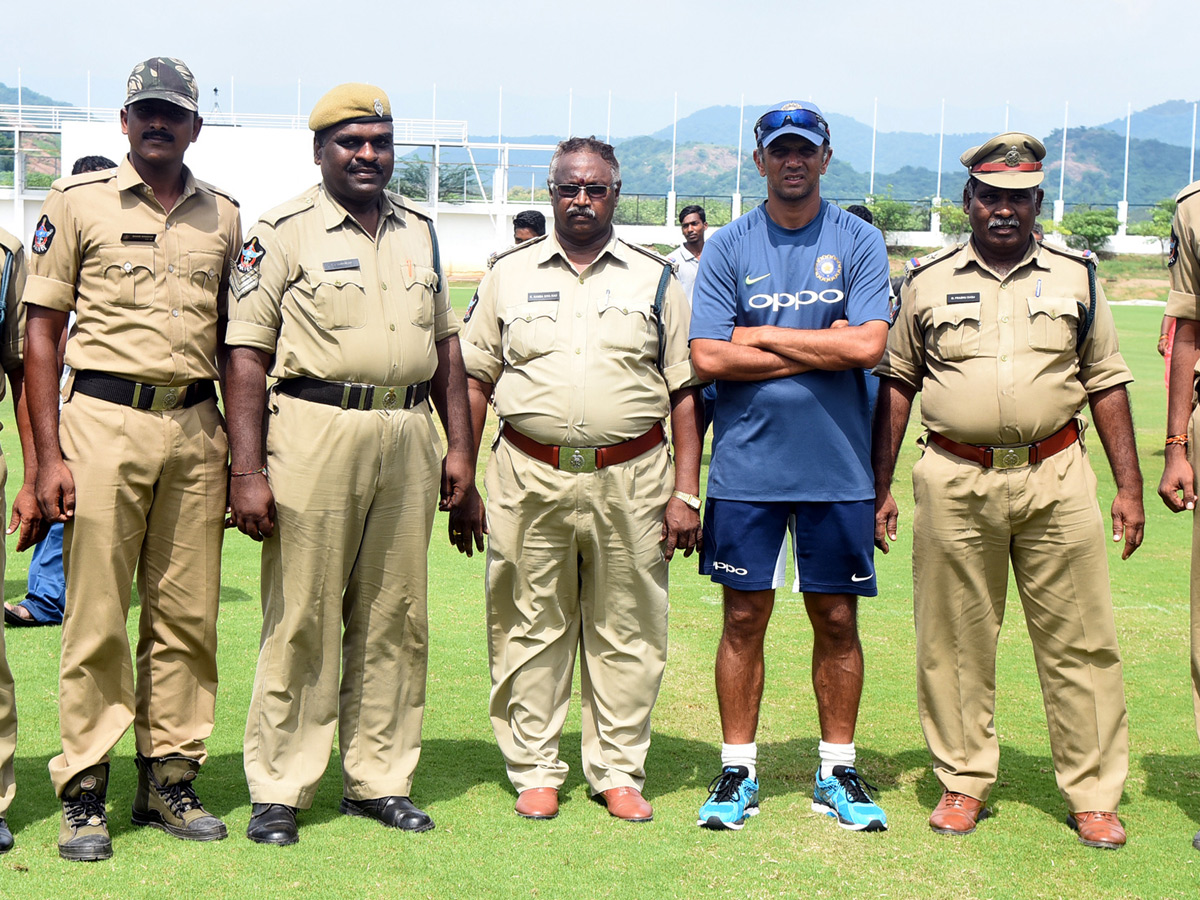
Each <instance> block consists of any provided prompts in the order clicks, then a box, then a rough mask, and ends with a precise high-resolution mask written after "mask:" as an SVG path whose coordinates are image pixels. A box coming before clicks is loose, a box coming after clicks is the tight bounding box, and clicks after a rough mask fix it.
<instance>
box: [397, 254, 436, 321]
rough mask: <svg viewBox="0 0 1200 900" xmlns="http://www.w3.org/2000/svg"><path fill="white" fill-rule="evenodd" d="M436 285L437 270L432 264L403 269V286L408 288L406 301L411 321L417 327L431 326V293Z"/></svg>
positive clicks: (432, 293)
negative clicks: (409, 269) (409, 309)
mask: <svg viewBox="0 0 1200 900" xmlns="http://www.w3.org/2000/svg"><path fill="white" fill-rule="evenodd" d="M436 285H437V270H436V269H434V268H433V267H432V266H418V265H414V266H413V267H412V272H411V273H409V272H408V270H407V267H405V269H404V286H405V287H406V288H407V289H408V302H409V304H410V306H411V310H412V323H413V324H414V325H416V326H417V327H419V328H432V327H433V295H434V287H435V286H436Z"/></svg>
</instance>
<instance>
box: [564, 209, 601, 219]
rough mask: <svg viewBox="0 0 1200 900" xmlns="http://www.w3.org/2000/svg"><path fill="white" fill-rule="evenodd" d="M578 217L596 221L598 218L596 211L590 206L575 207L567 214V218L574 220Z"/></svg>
mask: <svg viewBox="0 0 1200 900" xmlns="http://www.w3.org/2000/svg"><path fill="white" fill-rule="evenodd" d="M576 216H582V217H583V218H585V219H594V218H596V211H595V210H594V209H592V208H591V207H590V206H573V207H571V210H570V211H569V212H568V213H567V218H569V219H573V218H575V217H576Z"/></svg>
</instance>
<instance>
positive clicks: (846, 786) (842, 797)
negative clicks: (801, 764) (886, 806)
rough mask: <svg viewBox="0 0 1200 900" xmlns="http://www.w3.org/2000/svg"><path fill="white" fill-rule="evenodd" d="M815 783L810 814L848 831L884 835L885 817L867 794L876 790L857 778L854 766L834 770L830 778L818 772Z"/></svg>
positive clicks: (839, 767) (873, 786)
mask: <svg viewBox="0 0 1200 900" xmlns="http://www.w3.org/2000/svg"><path fill="white" fill-rule="evenodd" d="M815 781H816V785H815V786H814V787H813V802H812V808H813V812H820V813H825V815H827V816H832V817H833V818H835V819H837V823H838V824H839V825H841V826H842V827H843V828H845V829H846V830H848V831H887V815H886V814H885V813H884V811H883V810H882V809H880V808H879V807H878V806H877V805H876V803H875V801H874V800H872V799H871V797H870V796H869V795H868V794H867V790H866V789H867V788H870V789H871V790H873V791H877V790H879V788H877V787H875V785H873V784H870V783H868V782H866V781H864V780H863V779H862V778H860V777H859V774H858V772H856V771H855V769H854V766H834V767H833V775H831V776H830V777H829V778H822V777H821V770H820V769H819V768H818V769H817V774H816V776H815Z"/></svg>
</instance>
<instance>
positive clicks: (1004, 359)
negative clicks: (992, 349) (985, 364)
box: [1000, 354, 1008, 362]
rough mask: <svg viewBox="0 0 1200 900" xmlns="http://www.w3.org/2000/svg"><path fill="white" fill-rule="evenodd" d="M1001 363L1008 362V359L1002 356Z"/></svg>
mask: <svg viewBox="0 0 1200 900" xmlns="http://www.w3.org/2000/svg"><path fill="white" fill-rule="evenodd" d="M1000 362H1008V357H1007V356H1005V355H1004V354H1000Z"/></svg>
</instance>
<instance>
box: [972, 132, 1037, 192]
mask: <svg viewBox="0 0 1200 900" xmlns="http://www.w3.org/2000/svg"><path fill="white" fill-rule="evenodd" d="M1045 156H1046V146H1045V144H1043V143H1042V142H1041V141H1039V140H1038V139H1037V138H1035V137H1034V136H1033V135H1031V134H1024V133H1022V132H1019V131H1010V132H1007V133H1005V134H998V135H996V136H995V137H994V138H992V139H991V140H988V141H984V142H983V143H982V144H980V145H979V146H978V147H972V148H971V149H970V150H968V151H967V152H966V153H964V154H963V155H962V156H960V157H959V158H958V161H959V162H960V163H962V164H963V165H964V166H966V167H967V171H968V172H970V173H971V176H972V177H973V178H978V179H979V180H980V181H982V182H983V183H984V184H990V185H992V186H993V187H1001V188H1013V189H1015V190H1020V189H1022V188H1031V187H1037V186H1038V185H1039V184H1041V183H1042V179H1043V178H1045V177H1046V173H1045V172H1044V171H1042V160H1043V159H1044V158H1045Z"/></svg>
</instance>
